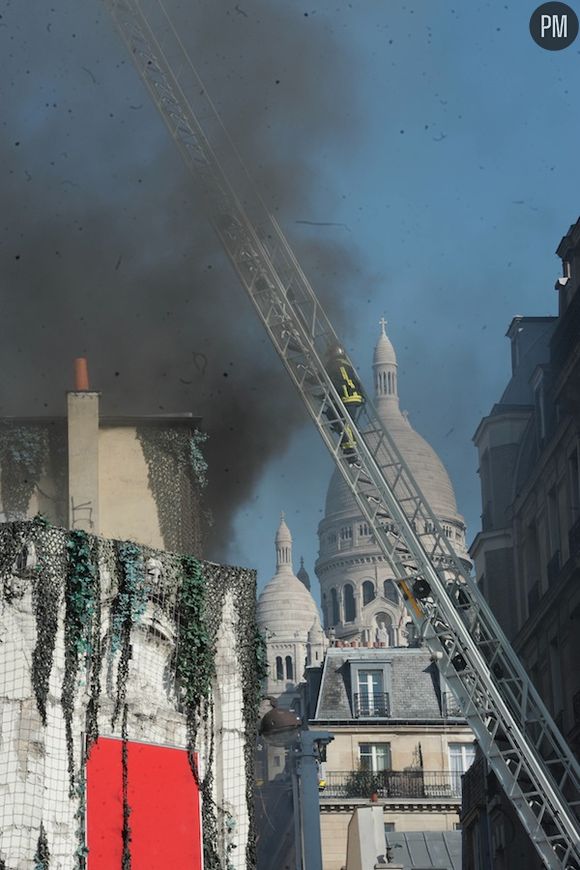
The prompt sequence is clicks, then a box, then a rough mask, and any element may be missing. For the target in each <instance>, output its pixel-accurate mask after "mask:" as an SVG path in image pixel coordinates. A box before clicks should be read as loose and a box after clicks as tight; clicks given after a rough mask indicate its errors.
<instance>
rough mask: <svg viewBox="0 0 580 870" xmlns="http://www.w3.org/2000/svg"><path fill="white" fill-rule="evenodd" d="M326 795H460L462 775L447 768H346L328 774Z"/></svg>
mask: <svg viewBox="0 0 580 870" xmlns="http://www.w3.org/2000/svg"><path fill="white" fill-rule="evenodd" d="M325 782H326V786H325V788H324V790H323V791H322V792H321V796H322V797H325V798H336V799H337V800H348V799H350V798H367V799H370V797H371V795H373V794H376V795H377V797H378V798H415V799H421V798H426V799H429V800H437V799H441V800H447V799H449V798H455V799H457V798H460V797H461V774H459V773H452V772H451V771H449V770H404V771H402V770H380V771H376V772H375V771H372V770H349V771H337V772H332V773H327V775H326V779H325Z"/></svg>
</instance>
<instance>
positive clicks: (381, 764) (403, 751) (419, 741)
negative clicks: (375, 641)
mask: <svg viewBox="0 0 580 870" xmlns="http://www.w3.org/2000/svg"><path fill="white" fill-rule="evenodd" d="M308 676H309V690H310V694H309V697H310V698H311V703H312V708H311V710H310V714H309V725H310V727H312V728H322V729H327V730H329V731H330V732H331V733H332V734H333V736H334V740H333V741H332V743H330V745H329V746H328V747H327V752H326V761H325V762H324V764H323V765H322V768H323V769H322V771H321V777H322V780H323V783H324V788H323V789H322V790H321V792H320V804H321V831H322V844H323V865H324V870H340V868H341V867H343V865H344V863H345V857H346V854H347V838H348V828H349V823H350V820H351V818H352V816H353V813H354V811H355V810H356V809H357V808H360V807H364V806H371V805H374V806H379V807H381V808H382V815H383V824H384V828H385V832H398V833H401V832H419V831H422V832H425V831H431V832H433V831H453V830H455V829H456V828H457V827H458V824H459V810H460V805H461V776H462V774H463V772H464V771H465V770H466V769H467V768H468V767H469V765H470V764H471V762H472V761H473V758H474V755H475V748H474V743H473V734H472V732H471V730H470V729H469V727H468V726H467V724H466V722H465V720H464V719H462V718H461V716H460V713H459V710H458V709H457V706H456V704H455V701H454V699H453V697H452V696H451V695H450V693H449V691H448V690H447V689H446V687H445V686H444V685H442V683H441V679H440V676H439V671H438V669H437V667H436V665H435V664H434V663H433V662H432V661H431V658H430V654H429V652H428V651H427V650H425V649H422V648H405V647H403V648H398V649H397V648H394V647H389V648H378V649H377V648H373V649H367V648H361V647H352V646H350V645H349V644H346V645H344V644H343V642H341V641H339V642H338V645H337V646H334V647H331V648H330V649H329V650H328V651H327V654H326V657H325V660H324V666H323V668H322V671H321V672H320V671H319V669H309V670H308Z"/></svg>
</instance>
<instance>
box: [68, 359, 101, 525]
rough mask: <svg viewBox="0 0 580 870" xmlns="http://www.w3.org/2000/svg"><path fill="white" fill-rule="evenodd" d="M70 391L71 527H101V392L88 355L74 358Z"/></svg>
mask: <svg viewBox="0 0 580 870" xmlns="http://www.w3.org/2000/svg"><path fill="white" fill-rule="evenodd" d="M74 375H75V381H74V382H75V387H74V390H72V391H70V392H69V393H67V417H68V495H69V527H70V528H71V529H84V530H85V531H87V532H92V533H93V534H98V531H99V393H97V392H91V390H90V387H89V369H88V365H87V360H86V358H85V357H79V358H77V359H75V361H74Z"/></svg>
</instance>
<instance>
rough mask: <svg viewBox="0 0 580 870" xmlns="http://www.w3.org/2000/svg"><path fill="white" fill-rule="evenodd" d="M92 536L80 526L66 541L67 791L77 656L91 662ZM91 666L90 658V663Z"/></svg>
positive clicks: (95, 592) (95, 585)
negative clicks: (83, 656)
mask: <svg viewBox="0 0 580 870" xmlns="http://www.w3.org/2000/svg"><path fill="white" fill-rule="evenodd" d="M92 546H93V539H92V538H90V537H89V535H88V534H87V532H85V531H83V530H81V529H75V530H73V531H72V532H71V533H70V535H69V538H68V541H67V543H66V550H67V555H68V570H67V575H66V581H65V607H66V610H65V632H64V652H65V657H64V678H63V682H62V692H61V704H62V710H63V715H64V722H65V731H66V744H67V753H68V769H69V777H70V786H71V791H74V784H75V765H74V757H73V749H74V746H73V734H72V719H73V713H74V698H75V693H76V684H77V672H78V666H79V656H81V655H85V656H87V659H88V662H87V663H89V662H91V654H92V652H93V649H92V646H91V638H92V633H93V632H92V624H93V617H94V614H95V602H96V600H97V598H99V599H100V589H99V573H98V570H97V565H96V564H95V561H94V559H93V553H92ZM92 664H93V666H94V662H93V663H92Z"/></svg>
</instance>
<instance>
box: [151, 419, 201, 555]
mask: <svg viewBox="0 0 580 870" xmlns="http://www.w3.org/2000/svg"><path fill="white" fill-rule="evenodd" d="M207 437H208V436H207V435H206V434H205V433H203V432H199V431H198V430H197V429H195V430H194V431H193V432H192V430H191V427H190V426H189V425H184V426H179V427H176V426H168V425H167V424H163V423H158V424H155V423H147V424H144V425H142V426H139V427H138V428H137V438H138V440H139V443H140V444H141V448H142V450H143V456H144V457H145V461H146V463H147V469H148V478H149V485H150V487H151V492H152V493H153V496H154V498H155V502H156V505H157V514H158V517H159V526H160V529H161V533H162V535H163V540H164V542H165V547H166V548H167V549H169V550H174V551H176V552H179V553H199V552H201V551H202V548H203V538H204V534H205V529H204V524H207V515H206V514H205V512H204V511H203V510H202V509H201V504H200V502H201V492H202V490H203V489H204V488H205V486H206V485H207V462H206V460H205V458H204V456H203V452H202V445H203V444H204V443H205V442H206V440H207ZM192 483H193V489H192V485H191V484H192Z"/></svg>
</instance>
